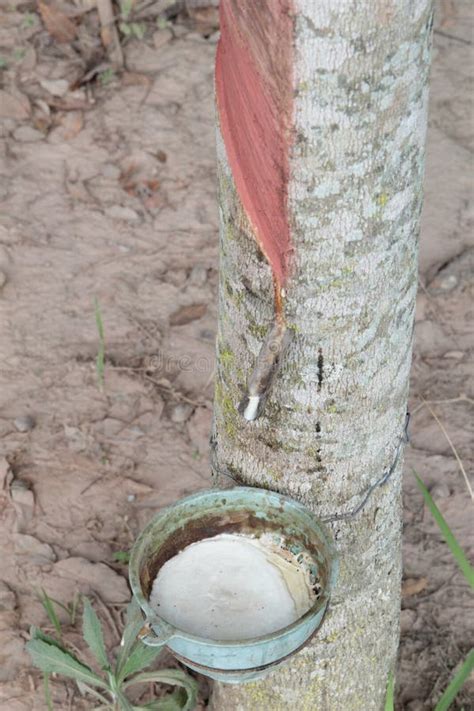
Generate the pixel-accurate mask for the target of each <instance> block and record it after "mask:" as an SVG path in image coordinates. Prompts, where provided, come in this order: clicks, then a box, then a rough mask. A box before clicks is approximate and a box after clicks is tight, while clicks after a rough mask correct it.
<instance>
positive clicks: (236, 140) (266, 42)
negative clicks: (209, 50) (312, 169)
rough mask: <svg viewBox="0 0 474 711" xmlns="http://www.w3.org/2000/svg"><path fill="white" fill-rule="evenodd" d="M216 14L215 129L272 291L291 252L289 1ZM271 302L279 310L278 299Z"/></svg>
mask: <svg viewBox="0 0 474 711" xmlns="http://www.w3.org/2000/svg"><path fill="white" fill-rule="evenodd" d="M220 18H221V39H220V41H219V46H218V49H217V59H216V94H217V105H218V109H219V116H220V128H221V132H222V137H223V139H224V143H225V147H226V151H227V158H228V161H229V164H230V167H231V170H232V174H233V177H234V182H235V186H236V188H237V192H238V194H239V197H240V200H241V202H242V205H243V208H244V210H245V212H246V214H247V217H248V219H249V221H250V223H251V225H252V227H253V229H254V232H255V236H256V239H257V241H258V243H259V246H260V248H261V250H262V252H263V253H264V255H265V256H266V258H267V259H268V262H269V263H270V266H271V268H272V270H273V275H274V279H275V282H276V293H277V294H278V295H279V291H280V287H281V286H282V285H283V284H284V283H285V279H286V276H287V273H288V263H287V262H288V254H289V251H290V229H289V224H288V205H287V203H288V179H289V151H290V129H291V118H292V103H293V101H292V35H293V22H292V18H291V14H290V0H221V3H220ZM276 307H277V311H278V310H279V305H278V302H277V304H276Z"/></svg>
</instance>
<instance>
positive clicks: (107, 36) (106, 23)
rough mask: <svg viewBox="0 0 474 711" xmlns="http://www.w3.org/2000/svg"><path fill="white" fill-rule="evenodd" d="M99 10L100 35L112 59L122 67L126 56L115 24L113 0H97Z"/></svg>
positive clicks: (113, 62) (117, 65) (115, 64)
mask: <svg viewBox="0 0 474 711" xmlns="http://www.w3.org/2000/svg"><path fill="white" fill-rule="evenodd" d="M97 11H98V13H99V19H100V26H101V30H100V36H101V39H102V43H103V45H104V47H105V48H106V50H107V53H108V55H109V58H110V61H111V62H112V64H113V65H114V66H115V67H117V68H122V67H123V65H124V58H123V52H122V46H121V44H120V37H119V33H118V30H117V27H116V25H115V15H114V10H113V7H112V0H97Z"/></svg>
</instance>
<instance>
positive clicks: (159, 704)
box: [26, 598, 197, 711]
mask: <svg viewBox="0 0 474 711" xmlns="http://www.w3.org/2000/svg"><path fill="white" fill-rule="evenodd" d="M142 627H143V618H142V615H141V612H140V608H139V607H138V604H137V603H136V602H134V601H132V602H131V603H130V605H129V606H128V608H127V620H126V625H125V629H124V631H123V636H122V641H121V643H120V650H119V653H118V655H117V658H116V660H115V661H112V660H111V659H110V658H109V655H108V654H107V650H106V647H105V643H104V636H103V632H102V627H101V624H100V621H99V618H98V617H97V614H96V613H95V611H94V609H93V607H92V605H91V603H90V601H89V600H88V599H87V598H83V614H82V635H83V637H84V641H85V642H86V644H87V646H88V648H89V650H90V652H91V653H92V655H93V657H94V659H95V662H96V667H97V668H98V671H94V670H93V669H92V668H91V667H90V666H88V665H87V664H85V663H84V662H82V661H81V660H80V659H79V658H78V657H77V656H75V655H74V654H73V653H72V652H70V651H69V650H68V649H67V646H66V645H65V644H64V643H63V642H62V641H61V642H59V641H58V640H56V639H55V638H53V637H50V636H49V635H47V634H45V633H44V632H42V631H41V630H40V629H38V628H36V627H32V629H31V639H30V641H29V642H28V643H27V645H26V648H27V650H28V652H29V654H30V655H31V658H32V661H33V664H34V665H35V666H36V667H38V668H39V669H41V671H42V672H43V674H44V691H45V699H46V704H47V706H48V709H52V708H53V706H52V698H51V693H50V688H49V677H50V675H51V674H60V675H62V676H65V677H67V678H69V679H74V681H75V682H76V684H77V686H78V689H79V691H80V693H81V694H82V695H84V696H86V695H87V696H89V697H91V698H93V699H94V700H95V702H97V703H98V705H97V706H95V709H96V711H99V710H100V711H192V709H194V707H195V705H196V699H197V684H196V682H195V681H194V680H193V679H192V678H191V677H190V676H189V675H188V674H186V673H185V672H183V671H181V670H179V669H159V670H157V671H149V672H146V671H144V670H145V669H146V668H147V667H149V666H150V665H151V664H152V663H153V662H154V661H155V659H156V658H157V656H158V655H159V653H160V648H157V647H147V646H146V645H145V644H144V643H143V642H142V641H141V640H140V638H139V637H138V634H139V632H140V630H141V628H142ZM154 683H162V684H170V685H173V686H176V687H177V688H176V689H175V690H174V691H173V692H172V693H171V694H168V695H167V696H165V697H163V698H162V699H156V700H154V701H149V702H146V703H145V704H144V705H140V706H136V705H134V704H133V703H132V701H131V700H130V699H129V697H128V696H127V690H128V689H130V688H131V687H132V686H134V685H136V684H154Z"/></svg>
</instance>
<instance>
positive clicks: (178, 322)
mask: <svg viewBox="0 0 474 711" xmlns="http://www.w3.org/2000/svg"><path fill="white" fill-rule="evenodd" d="M206 311H207V306H206V304H191V305H190V306H182V307H181V308H180V309H178V310H177V311H175V312H174V313H173V314H171V316H170V325H171V326H184V324H186V323H191V321H196V320H197V319H198V318H201V317H202V316H204V314H205V313H206Z"/></svg>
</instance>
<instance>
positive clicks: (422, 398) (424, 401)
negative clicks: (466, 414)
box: [420, 395, 474, 502]
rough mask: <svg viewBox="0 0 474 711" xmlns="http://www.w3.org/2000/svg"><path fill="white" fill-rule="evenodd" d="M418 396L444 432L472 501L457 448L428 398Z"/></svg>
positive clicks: (469, 484)
mask: <svg viewBox="0 0 474 711" xmlns="http://www.w3.org/2000/svg"><path fill="white" fill-rule="evenodd" d="M420 398H421V400H422V401H423V404H424V405H426V407H427V408H428V410H429V411H430V412H431V414H432V416H433V417H434V419H435V420H436V423H437V425H438V427H439V428H440V430H441V432H442V433H443V434H444V436H445V437H446V440H447V442H448V444H449V446H450V447H451V451H452V453H453V454H454V456H455V457H456V461H457V463H458V465H459V469H460V470H461V474H462V475H463V477H464V481H465V482H466V487H467V490H468V492H469V496H470V497H471V501H473V502H474V492H473V491H472V486H471V483H470V481H469V477H468V476H467V474H466V470H465V468H464V464H463V463H462V460H461V457H460V456H459V454H458V452H457V449H456V447H455V446H454V444H453V441H452V439H451V437H450V436H449V434H448V432H447V430H446V428H445V426H444V425H443V423H442V422H441V420H440V419H439V417H438V415H437V414H436V412H435V411H434V410H433V408H432V407H431V405H430V403H429V401H428V400H425V399H424V397H423V396H421V395H420ZM468 399H469V398H466V400H468Z"/></svg>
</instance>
